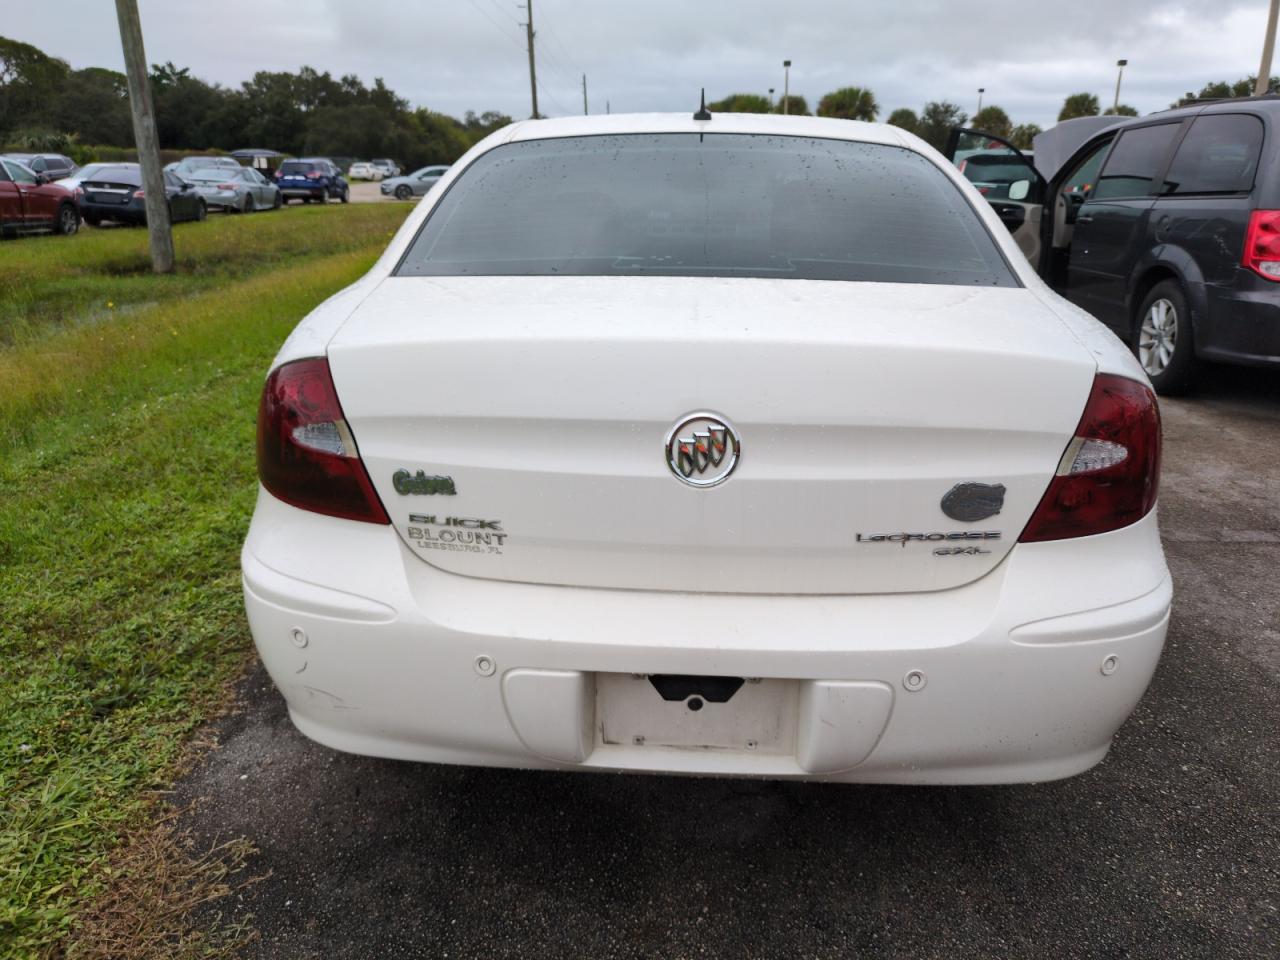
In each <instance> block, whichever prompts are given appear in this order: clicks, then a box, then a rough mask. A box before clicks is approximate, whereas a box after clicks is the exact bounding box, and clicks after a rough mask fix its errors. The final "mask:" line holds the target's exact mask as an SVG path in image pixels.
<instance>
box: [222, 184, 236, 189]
mask: <svg viewBox="0 0 1280 960" xmlns="http://www.w3.org/2000/svg"><path fill="white" fill-rule="evenodd" d="M235 188H236V185H235V184H234V183H220V184H218V189H219V190H235Z"/></svg>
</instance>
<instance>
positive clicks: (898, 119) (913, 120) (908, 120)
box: [888, 107, 920, 133]
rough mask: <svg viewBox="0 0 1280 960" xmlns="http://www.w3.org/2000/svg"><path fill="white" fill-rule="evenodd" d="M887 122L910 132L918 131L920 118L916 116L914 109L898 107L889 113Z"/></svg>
mask: <svg viewBox="0 0 1280 960" xmlns="http://www.w3.org/2000/svg"><path fill="white" fill-rule="evenodd" d="M888 123H889V125H890V126H891V127H901V128H902V129H903V130H907V131H909V132H911V133H918V132H919V131H920V118H919V117H918V116H916V112H915V111H914V110H911V109H908V108H907V107H899V108H898V109H897V110H895V111H893V113H891V114H889V120H888Z"/></svg>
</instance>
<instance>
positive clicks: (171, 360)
mask: <svg viewBox="0 0 1280 960" xmlns="http://www.w3.org/2000/svg"><path fill="white" fill-rule="evenodd" d="M406 213H407V208H404V207H399V206H396V207H390V206H377V205H368V206H364V207H355V206H352V207H342V208H337V207H333V208H328V209H319V208H316V209H310V210H307V209H303V210H290V211H288V212H286V213H283V214H271V215H265V214H264V215H259V216H252V217H231V218H220V219H218V220H211V221H209V222H207V223H205V224H193V225H191V226H190V227H188V228H185V229H180V230H178V231H177V232H176V241H177V246H178V256H179V260H180V263H181V265H182V266H181V269H180V270H179V272H178V273H177V274H176V275H174V276H171V277H153V276H151V275H149V274H148V273H147V272H146V271H147V259H146V236H145V233H143V232H142V231H136V230H101V231H86V232H85V233H83V234H81V235H79V236H75V237H71V238H47V239H31V240H22V241H18V242H15V243H7V244H3V245H0V325H8V330H9V332H10V334H11V335H10V336H9V337H7V338H0V339H5V340H7V344H6V345H5V346H2V347H0V452H2V456H0V957H4V958H6V960H7V958H17V957H23V958H26V957H32V956H40V955H41V954H43V953H47V952H48V951H49V950H50V949H52V948H53V947H54V946H55V945H56V944H59V943H60V942H62V941H63V938H65V936H66V935H67V932H68V930H70V929H71V928H72V924H73V921H74V918H75V915H76V912H77V910H78V909H79V908H80V907H81V906H83V904H85V903H86V902H87V900H88V899H89V898H91V897H93V896H94V895H95V893H96V892H97V890H98V888H99V886H100V874H101V871H100V865H101V863H102V862H103V858H104V857H105V856H106V854H107V853H108V851H109V850H110V849H111V847H112V845H113V844H114V843H115V842H116V841H117V840H118V839H119V838H121V837H122V836H123V835H124V834H125V833H127V832H128V831H129V830H130V829H131V828H132V827H134V826H136V825H137V824H138V822H139V818H140V816H141V815H142V813H143V811H144V810H146V809H147V808H146V803H147V801H146V792H147V790H148V789H150V788H154V787H157V786H161V785H163V783H164V782H165V778H166V777H167V776H168V775H169V774H170V773H171V772H172V770H173V765H174V763H175V762H176V761H177V760H178V759H179V758H180V756H181V755H182V752H183V749H184V744H185V741H186V740H187V738H188V736H189V734H190V733H191V731H192V730H194V729H195V727H196V726H197V725H198V724H199V723H200V722H201V720H202V719H203V718H204V717H205V716H206V715H207V712H208V711H209V710H210V709H211V708H212V707H214V706H215V705H216V704H217V703H218V702H219V699H220V696H221V691H223V689H224V687H225V684H226V682H227V681H228V679H230V678H231V677H233V676H234V675H235V674H236V672H237V671H238V670H239V669H240V668H241V667H242V666H243V664H244V663H245V662H246V657H247V655H248V652H249V650H250V646H251V645H250V641H249V637H248V633H247V628H246V626H245V623H244V620H243V613H242V608H241V600H240V588H239V573H238V564H237V554H238V551H239V547H240V542H241V540H242V538H243V535H244V531H245V529H246V527H247V524H248V518H249V513H250V510H251V508H252V502H253V497H254V494H255V479H254V466H253V452H252V451H253V431H254V417H255V412H256V404H257V395H258V392H259V390H260V389H261V383H262V377H263V374H264V372H265V370H266V367H267V364H268V363H269V362H270V359H271V357H272V355H273V354H274V353H275V351H276V349H277V348H278V347H279V344H280V343H281V341H282V340H283V338H284V337H285V335H286V334H287V333H288V331H289V330H290V329H291V328H292V327H293V325H294V324H295V323H296V322H297V321H298V319H299V318H301V317H302V316H303V315H304V314H305V313H307V311H308V310H310V309H311V308H312V307H314V306H315V305H316V304H317V303H319V302H320V301H321V300H323V299H324V298H325V297H327V296H328V295H329V294H331V293H333V292H334V291H335V290H337V289H339V288H341V287H343V286H345V285H346V284H348V283H350V282H351V281H352V280H354V279H356V278H357V277H358V276H359V275H360V274H361V273H362V272H363V271H364V270H366V269H367V268H368V266H369V265H370V264H371V263H372V262H373V260H374V258H375V257H376V256H377V254H378V253H380V252H381V250H382V248H383V247H384V246H385V244H386V241H387V239H388V237H389V235H390V234H391V233H392V232H393V231H394V230H395V229H396V228H397V227H398V226H399V224H400V222H401V221H402V219H403V217H404V216H405V214H406ZM108 304H111V306H108ZM104 311H105V312H104ZM58 949H61V947H58Z"/></svg>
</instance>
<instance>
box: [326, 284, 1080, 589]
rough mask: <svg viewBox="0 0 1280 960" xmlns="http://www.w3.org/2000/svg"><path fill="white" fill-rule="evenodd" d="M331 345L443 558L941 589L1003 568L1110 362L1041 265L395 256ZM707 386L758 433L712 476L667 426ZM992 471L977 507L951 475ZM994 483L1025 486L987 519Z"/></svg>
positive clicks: (750, 432)
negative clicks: (951, 270) (1000, 277)
mask: <svg viewBox="0 0 1280 960" xmlns="http://www.w3.org/2000/svg"><path fill="white" fill-rule="evenodd" d="M329 359H330V366H331V369H332V371H333V376H334V381H335V384H336V386H337V390H338V394H339V397H340V398H341V402H342V405H343V409H344V412H345V415H346V418H347V421H348V423H349V425H350V428H351V430H352V432H353V434H354V436H355V438H356V442H357V444H358V446H359V449H360V454H361V456H362V457H363V459H364V461H365V464H366V466H367V467H368V470H369V474H370V477H371V478H372V480H373V483H374V485H375V487H376V489H377V490H378V493H379V495H380V496H381V498H382V500H383V503H384V504H385V505H386V507H387V510H388V513H389V514H390V516H391V518H392V523H393V524H394V525H395V527H396V529H397V531H398V532H399V533H400V535H401V536H402V537H403V538H404V541H405V543H406V544H408V545H409V546H410V547H411V548H412V549H413V550H414V552H415V553H416V554H417V555H418V556H419V557H421V559H423V560H424V561H426V562H429V563H432V564H434V565H436V566H439V567H441V568H443V569H446V570H450V571H453V572H456V573H461V574H466V575H469V576H477V577H489V578H496V579H504V580H515V581H526V582H537V583H551V584H572V585H580V586H593V587H618V588H636V589H654V590H681V591H718V592H743V593H788V594H793V593H819V594H821V593H831V594H843V593H869V592H876V593H878V592H899V591H924V590H939V589H946V588H949V587H954V586H958V585H960V584H963V583H966V582H969V581H972V580H974V579H976V578H978V577H980V576H982V575H983V574H984V573H986V572H988V571H989V570H991V569H992V568H993V567H994V566H995V565H996V564H998V563H999V562H1000V560H1001V559H1002V558H1003V557H1004V556H1005V554H1006V553H1007V552H1008V550H1009V549H1010V548H1011V547H1012V545H1013V543H1014V542H1015V541H1016V540H1017V537H1018V534H1019V532H1020V531H1021V529H1022V527H1023V525H1024V524H1025V523H1026V521H1027V519H1028V518H1029V517H1030V515H1031V513H1032V511H1033V510H1034V508H1035V506H1036V504H1037V502H1038V501H1039V499H1040V497H1041V495H1042V494H1043V492H1044V490H1045V488H1046V486H1047V484H1048V482H1049V479H1050V478H1051V476H1052V475H1053V473H1054V471H1055V469H1056V468H1057V465H1058V462H1059V459H1060V457H1061V455H1062V452H1063V450H1064V448H1065V446H1066V445H1067V443H1068V442H1069V440H1070V439H1071V436H1072V433H1073V430H1074V428H1075V426H1076V423H1077V421H1078V419H1079V416H1080V412H1081V410H1082V408H1083V405H1084V403H1085V401H1086V399H1087V397H1088V395H1089V390H1090V386H1091V384H1092V381H1093V375H1094V370H1095V364H1094V362H1093V358H1092V356H1091V355H1090V354H1089V353H1088V352H1087V351H1086V350H1085V349H1084V348H1083V347H1082V346H1081V344H1080V343H1079V342H1078V341H1077V340H1076V339H1075V338H1073V337H1072V336H1071V334H1070V333H1069V332H1068V331H1067V330H1066V328H1065V327H1064V326H1063V325H1062V324H1061V323H1060V322H1059V321H1058V320H1057V319H1056V318H1055V317H1054V316H1053V315H1052V314H1051V313H1050V312H1049V310H1048V309H1047V308H1046V307H1045V306H1044V305H1043V304H1042V303H1040V301H1039V300H1038V299H1037V298H1036V297H1035V296H1033V295H1032V294H1031V293H1030V292H1029V291H1027V290H1024V289H1019V288H977V287H950V286H941V285H923V284H877V283H849V282H826V281H802V280H769V279H716V278H630V277H551V278H547V277H505V278H496V277H468V278H392V279H388V280H386V281H384V282H383V283H382V284H381V285H380V286H379V287H378V288H377V289H376V290H375V291H374V292H373V293H372V294H371V295H370V296H369V298H368V299H366V300H365V301H364V303H363V304H362V305H361V306H360V307H359V308H358V309H357V310H356V312H355V313H354V314H353V316H352V317H351V318H350V319H349V320H348V322H347V323H346V324H345V325H344V327H343V328H342V329H341V330H340V331H339V333H338V334H337V335H336V337H335V338H334V340H333V341H332V342H331V344H330V346H329ZM704 411H706V412H711V413H714V414H716V415H718V416H720V417H722V418H723V419H724V420H725V421H727V422H728V423H729V424H731V425H732V428H733V429H734V431H735V432H736V435H737V439H738V441H739V443H740V445H741V446H740V460H739V462H738V463H737V465H736V468H735V470H734V472H733V474H732V476H730V477H728V478H727V479H726V480H725V481H724V482H722V483H719V484H717V485H715V486H714V487H709V488H698V487H695V486H691V485H690V484H688V483H686V482H682V480H681V479H680V478H679V477H678V476H677V475H676V472H675V471H673V470H672V469H671V468H670V467H669V465H668V460H667V455H666V452H665V450H664V442H665V440H666V438H667V436H668V434H669V433H670V432H671V431H672V430H673V429H674V428H675V427H676V425H677V424H679V423H681V422H682V421H684V420H685V418H686V417H688V416H689V415H691V414H693V413H697V412H704ZM691 429H693V428H691ZM397 476H398V477H399V479H398V480H397ZM965 484H969V485H974V486H972V487H962V489H961V493H960V495H959V497H960V499H963V500H965V501H966V503H968V507H967V508H962V509H960V511H959V513H960V514H962V515H963V516H964V518H963V519H955V517H954V516H948V514H947V513H946V512H944V510H943V499H944V498H945V497H946V496H947V495H948V494H949V493H951V492H952V491H953V490H954V489H955V488H956V487H957V486H958V485H965ZM998 487H1002V488H1003V502H1002V503H999V502H998V501H999V500H1000V499H1001V498H1000V493H999V491H998V490H997V489H996V488H998ZM975 493H976V496H969V494H975ZM956 497H957V495H955V494H953V496H952V500H953V503H952V504H951V508H950V509H951V511H952V513H955V512H956V508H955V502H954V501H955V500H956ZM984 503H985V504H986V507H987V509H989V508H990V507H992V506H996V507H998V509H999V512H998V513H994V514H993V515H991V516H988V517H983V518H982V519H973V517H974V516H977V515H981V514H982V513H983V512H984Z"/></svg>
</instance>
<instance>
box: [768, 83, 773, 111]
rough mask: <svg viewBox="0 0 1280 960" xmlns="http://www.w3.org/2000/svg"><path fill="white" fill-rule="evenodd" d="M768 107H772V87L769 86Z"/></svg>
mask: <svg viewBox="0 0 1280 960" xmlns="http://www.w3.org/2000/svg"><path fill="white" fill-rule="evenodd" d="M769 109H770V110H772V109H773V87H770V88H769Z"/></svg>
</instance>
